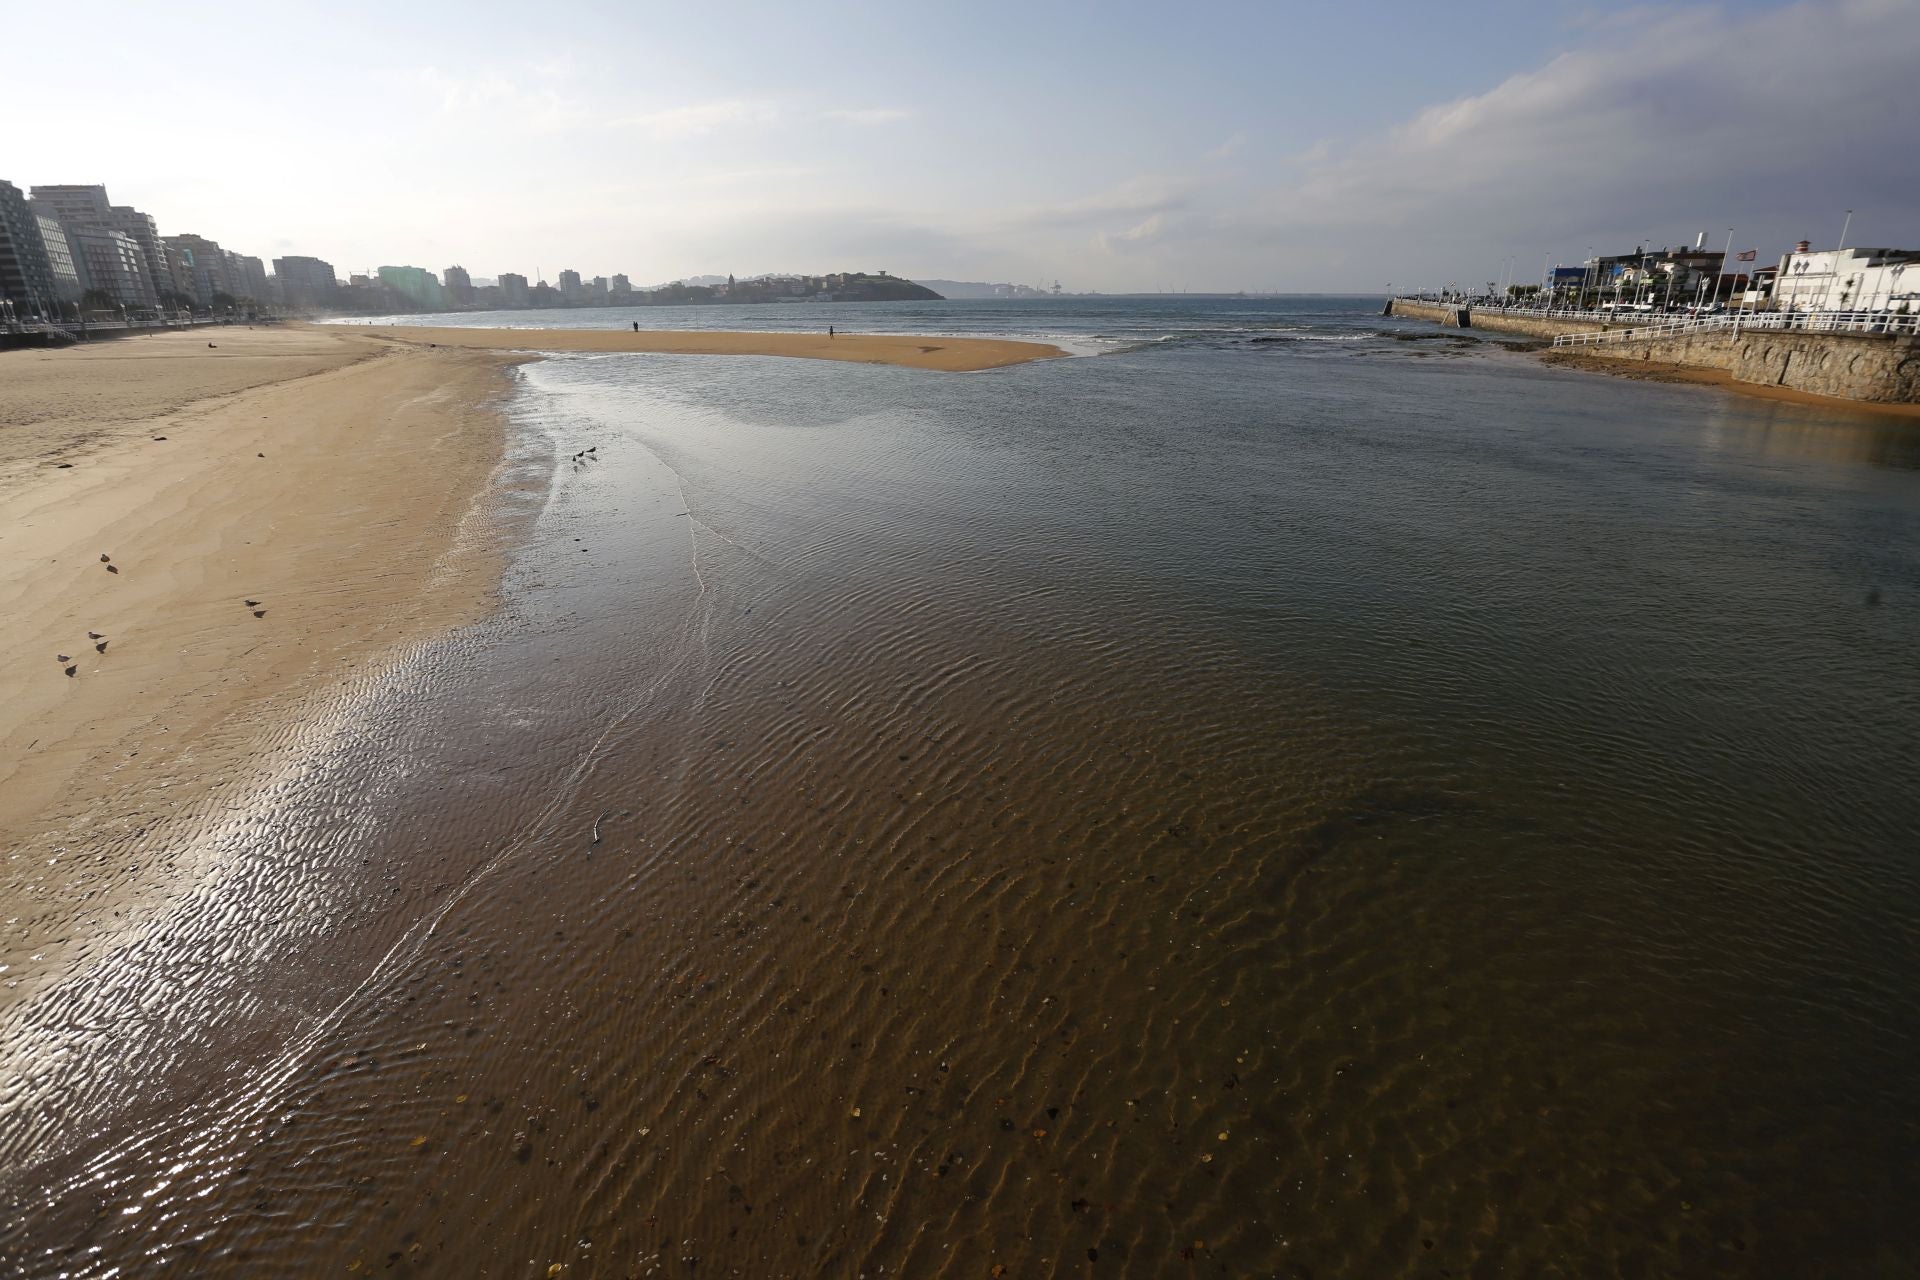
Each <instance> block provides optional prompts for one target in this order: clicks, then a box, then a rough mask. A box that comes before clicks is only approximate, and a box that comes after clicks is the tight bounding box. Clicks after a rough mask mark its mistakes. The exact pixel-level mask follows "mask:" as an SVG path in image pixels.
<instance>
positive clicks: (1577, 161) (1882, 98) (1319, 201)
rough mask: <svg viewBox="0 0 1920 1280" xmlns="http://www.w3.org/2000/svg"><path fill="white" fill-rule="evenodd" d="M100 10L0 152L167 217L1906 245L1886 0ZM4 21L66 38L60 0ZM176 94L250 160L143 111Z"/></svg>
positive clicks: (510, 238) (369, 250)
mask: <svg viewBox="0 0 1920 1280" xmlns="http://www.w3.org/2000/svg"><path fill="white" fill-rule="evenodd" d="M101 12H103V13H104V14H106V15H108V16H109V17H110V18H111V21H110V22H109V23H108V24H107V26H106V29H107V30H109V31H110V32H111V33H113V34H111V35H110V36H109V37H108V38H106V39H105V40H103V41H102V42H101V44H100V48H99V50H98V61H99V65H98V67H97V68H96V70H97V72H98V74H97V75H95V76H94V77H93V80H94V87H92V88H90V90H89V92H88V94H86V95H83V100H82V101H79V102H76V103H74V104H73V105H72V107H71V109H70V110H67V111H66V112H65V113H64V117H63V119H62V121H61V122H60V126H59V127H58V128H45V129H32V130H27V131H24V136H22V137H20V138H18V139H15V140H13V141H15V146H13V147H12V148H10V150H11V152H12V154H11V155H10V157H9V159H10V161H11V166H10V167H11V169H12V171H13V173H14V175H15V180H16V181H20V180H22V179H23V178H28V177H30V178H32V179H33V180H36V181H37V180H40V179H41V178H42V177H43V176H44V177H45V178H47V179H49V180H56V181H61V182H76V181H77V182H87V181H92V182H107V183H109V184H111V185H113V186H114V187H116V188H118V187H125V188H127V189H128V190H137V191H138V192H139V193H140V196H139V198H140V200H141V201H142V204H141V207H142V208H144V209H147V210H149V211H151V212H152V213H153V215H154V216H155V218H156V219H157V220H158V221H159V222H160V223H161V224H162V225H163V226H165V227H173V226H199V227H204V228H207V229H209V230H210V231H214V232H215V233H216V234H219V235H220V236H221V238H222V241H223V243H233V244H241V245H245V246H247V247H248V248H249V250H250V251H251V252H253V253H256V254H258V255H259V256H261V257H262V258H276V257H283V256H312V257H318V258H322V259H326V260H328V261H331V262H335V263H340V264H354V265H353V266H352V267H351V269H353V270H361V269H363V267H362V266H361V265H360V264H365V265H368V266H377V265H379V264H387V263H393V262H396V261H398V262H421V261H433V262H439V263H456V262H458V263H469V264H471V263H476V262H477V263H484V264H490V265H488V266H487V267H485V268H484V273H485V274H489V275H493V274H497V273H498V272H499V271H502V270H511V271H513V272H516V273H524V274H528V275H529V276H532V275H534V273H535V263H536V262H538V263H539V264H540V269H541V270H543V271H546V272H549V273H550V272H552V271H553V270H554V269H555V268H554V267H553V266H551V265H549V264H551V263H561V262H574V263H581V262H591V263H598V264H603V265H601V266H599V267H596V268H595V270H596V271H598V270H607V269H609V268H610V267H612V266H613V265H618V266H619V268H620V269H621V270H623V271H625V272H627V273H628V274H629V275H630V276H631V277H632V278H633V279H635V280H642V279H646V280H656V281H665V280H673V279H678V278H684V277H687V276H691V275H696V274H702V273H707V272H713V271H720V270H729V269H731V270H734V271H737V272H738V273H739V274H741V275H743V276H744V275H756V274H762V273H765V272H770V271H784V270H793V269H795V268H798V269H801V270H806V271H830V270H838V269H844V268H848V267H853V266H861V267H865V268H867V269H872V268H876V267H880V266H885V267H887V268H889V269H890V270H892V271H894V272H895V273H896V274H898V275H902V276H908V277H921V276H928V277H940V278H954V279H973V280H1018V281H1034V282H1038V281H1043V280H1044V281H1051V280H1053V279H1062V280H1064V281H1066V282H1067V284H1068V287H1069V288H1073V289H1083V290H1102V291H1109V292H1117V291H1133V290H1138V291H1162V290H1180V289H1191V290H1195V291H1200V290H1240V289H1250V290H1267V289H1281V290H1288V291H1313V290H1375V289H1379V288H1381V287H1383V286H1384V284H1385V283H1386V282H1387V281H1389V280H1391V281H1396V282H1397V281H1403V280H1404V281H1415V280H1419V281H1424V282H1430V283H1440V282H1443V281H1445V280H1449V279H1474V278H1480V277H1484V276H1485V275H1486V274H1487V273H1488V272H1489V271H1491V270H1492V269H1493V268H1494V266H1495V265H1496V264H1498V263H1499V262H1501V261H1504V260H1505V259H1506V258H1507V257H1509V256H1512V255H1513V254H1514V253H1515V252H1517V251H1518V248H1519V246H1523V245H1530V246H1531V248H1530V249H1529V252H1531V253H1534V254H1536V255H1538V257H1539V258H1540V259H1555V260H1558V261H1561V262H1577V261H1579V260H1581V258H1582V257H1583V256H1584V255H1585V253H1586V251H1587V249H1588V247H1589V246H1596V247H1597V246H1599V245H1603V244H1609V245H1622V244H1632V243H1642V242H1644V243H1662V242H1665V243H1680V242H1683V241H1687V240H1691V239H1692V238H1693V236H1694V235H1695V234H1696V233H1697V232H1698V231H1700V230H1707V231H1709V232H1711V233H1713V234H1714V235H1715V236H1718V235H1721V234H1723V229H1724V228H1725V227H1726V226H1727V225H1729V224H1733V225H1736V226H1738V227H1740V238H1741V239H1742V240H1743V241H1756V242H1759V243H1762V244H1774V245H1780V244H1790V243H1792V242H1793V241H1795V240H1798V239H1801V238H1809V239H1812V240H1813V241H1815V242H1816V243H1832V242H1834V241H1835V240H1836V239H1837V236H1838V232H1839V227H1840V224H1841V220H1842V217H1843V216H1844V214H1843V210H1844V209H1847V208H1851V209H1854V210H1855V211H1856V214H1855V223H1854V228H1853V239H1854V240H1855V241H1856V242H1865V243H1880V244H1903V243H1913V242H1915V241H1916V240H1920V226H1916V217H1920V213H1917V212H1916V211H1920V175H1916V174H1915V173H1914V172H1913V171H1912V168H1911V166H1910V165H1904V164H1901V163H1898V162H1897V161H1896V160H1894V159H1892V157H1896V156H1898V155H1899V154H1900V151H1901V148H1902V146H1903V145H1904V144H1903V142H1902V139H1903V137H1904V128H1905V126H1904V123H1903V122H1904V121H1905V119H1906V118H1907V115H1908V113H1907V112H1905V110H1904V107H1903V105H1902V104H1904V102H1905V100H1906V96H1907V94H1908V89H1907V87H1906V80H1907V76H1908V72H1909V69H1910V68H1911V66H1912V65H1914V62H1915V61H1916V59H1917V58H1920V22H1917V21H1915V18H1916V17H1920V5H1916V4H1915V3H1914V0H1801V2H1799V3H1739V4H1731V5H1725V6H1718V7H1707V6H1683V7H1678V8H1667V9H1660V10H1650V9H1645V8H1632V7H1625V6H1605V5H1602V6H1598V7H1583V6H1577V5H1573V4H1552V5H1522V4H1518V3H1506V2H1505V0H1500V2H1495V3H1486V4H1482V5H1480V6H1477V8H1476V9H1475V11H1473V12H1471V13H1463V12H1462V11H1460V10H1457V9H1448V10H1446V11H1445V12H1438V11H1433V10H1431V9H1429V8H1423V7H1419V6H1396V13H1395V15H1394V18H1393V21H1394V23H1395V25H1396V27H1397V28H1398V34H1399V38H1396V39H1395V40H1394V41H1392V42H1388V43H1385V44H1383V42H1380V41H1379V40H1377V38H1375V37H1374V35H1373V33H1374V31H1375V30H1377V23H1378V22H1379V21H1380V18H1379V15H1378V14H1377V13H1375V12H1371V11H1370V12H1368V13H1366V14H1335V13H1330V12H1317V11H1313V10H1280V9H1278V8H1277V7H1273V8H1269V7H1254V6H1233V5H1222V6H1212V7H1209V8H1206V9H1203V10H1200V11H1198V12H1197V13H1192V14H1182V15H1173V14H1169V13H1166V12H1164V11H1161V10H1157V9H1153V8H1150V7H1146V6H1136V5H1100V6H1088V7H1086V8H1085V9H1075V10H1065V9H1060V10H1042V11H1035V10H1032V9H1022V10H1018V11H1015V10H1013V9H1011V8H1007V9H1005V10H1004V11H1001V10H998V9H995V8H994V7H992V6H988V7H986V8H984V9H980V10H974V11H970V13H969V16H968V18H967V19H966V20H965V21H960V22H947V23H941V22H937V21H935V20H933V19H930V18H927V17H923V16H918V15H911V14H907V15H900V14H891V15H884V16H883V15H879V14H876V13H874V12H872V11H869V10H864V9H860V8H854V7H846V6H833V5H828V6H826V7H825V8H824V9H821V10H810V11H809V12H808V14H807V15H806V16H805V17H804V18H802V17H799V16H796V15H794V14H793V13H791V12H789V11H786V10H784V9H782V8H780V7H776V6H764V7H755V8H753V9H751V10H750V11H749V12H748V13H747V14H746V15H738V14H736V15H731V16H729V17H726V18H724V19H721V18H712V17H703V16H700V15H696V14H692V13H688V12H683V11H679V10H674V9H667V8H659V7H647V6H641V7H639V8H637V9H629V8H624V7H622V8H616V7H612V6H601V5H596V4H573V5H568V6H564V7H562V8H560V9H559V10H556V11H555V12H554V14H553V15H552V17H551V19H550V20H549V21H548V22H547V24H546V25H545V26H544V27H543V28H542V29H541V30H540V32H539V33H538V35H537V38H532V39H530V38H528V33H526V32H525V31H522V30H519V29H518V28H516V27H515V26H514V24H513V22H512V20H510V19H509V18H507V17H505V16H495V15H489V14H484V13H482V14H468V13H467V12H466V11H465V10H461V11H459V13H458V14H456V13H455V11H454V10H452V9H450V8H448V7H445V6H439V5H431V4H429V5H423V6H420V7H418V8H410V9H409V10H408V11H407V12H405V13H390V12H384V11H382V12H376V11H373V10H348V11H346V12H345V13H344V14H340V15H338V16H335V15H334V14H333V12H332V11H328V13H327V14H325V15H322V14H321V12H320V11H318V10H306V9H300V8H294V9H291V10H287V11H284V12H276V13H274V14H260V13H256V12H254V11H252V10H248V9H241V8H233V9H231V10H227V11H225V15H226V16H225V17H224V18H221V17H218V16H217V15H216V16H214V17H213V18H211V19H210V20H209V21H207V22H204V23H198V24H194V26H193V27H192V30H191V32H190V33H189V32H187V31H184V30H182V29H180V27H179V24H174V23H170V22H168V21H166V20H165V17H164V15H156V14H153V13H150V12H148V11H147V10H145V9H143V8H141V7H139V6H131V5H119V4H106V5H104V6H103V8H102V10H101ZM1016 15H1017V16H1016ZM8 24H9V27H10V29H11V30H13V31H14V32H16V33H17V34H19V35H20V36H22V37H23V38H24V39H26V40H28V41H35V40H37V41H41V42H45V41H56V42H57V41H58V40H59V39H62V38H64V37H63V36H62V35H61V34H60V30H59V23H58V19H57V17H56V15H53V14H47V13H41V12H37V11H36V12H26V13H22V14H19V15H15V16H13V17H10V18H9V19H8ZM189 44H191V52H192V54H193V56H194V58H195V59H196V60H198V59H200V58H204V57H206V56H209V55H212V56H214V57H216V58H217V60H218V61H219V63H220V65H222V67H223V68H224V69H225V70H224V71H223V75H222V76H220V77H215V78H210V79H208V80H207V81H206V82H205V83H201V82H198V81H196V82H194V83H191V84H181V85H173V84H170V85H168V87H167V89H166V91H165V94H164V98H165V101H166V104H167V110H165V111H159V112H156V111H153V110H151V109H150V107H148V109H144V110H143V109H142V104H147V103H150V101H151V99H152V92H151V91H150V90H149V89H148V88H147V87H146V86H145V85H143V84H142V83H141V80H140V77H139V76H138V75H136V74H134V72H135V70H136V64H137V65H138V66H142V67H150V66H152V65H153V64H154V62H155V60H156V59H157V60H158V61H159V62H160V63H161V64H163V65H164V64H165V63H167V62H168V61H169V59H170V58H172V57H173V55H175V54H178V55H180V56H181V57H185V56H187V54H188V53H189V52H190V50H189ZM57 65H58V64H57V62H55V61H52V60H26V61H25V62H24V63H23V64H22V66H21V68H20V69H21V73H22V75H23V77H24V79H23V82H22V84H21V85H20V86H19V87H20V89H21V91H22V92H23V94H24V96H25V98H26V99H27V100H54V99H57V98H60V97H61V96H62V95H63V93H64V89H63V86H62V85H60V84H58V83H56V80H55V75H56V73H55V68H56V67H57ZM848 68H857V69H858V74H846V73H845V72H846V70H847V69H848ZM122 71H124V72H126V73H127V74H125V75H122V74H120V73H121V72H122ZM349 73H351V74H350V75H349ZM349 81H351V82H352V83H354V84H355V86H356V88H355V90H354V92H352V93H347V92H343V91H341V89H340V86H341V85H342V84H345V83H348V82H349ZM243 103H244V104H246V106H245V110H241V104H243ZM182 120H200V121H206V122H212V126H213V127H217V129H218V130H219V132H220V134H221V135H222V137H223V138H224V139H225V144H224V145H226V146H227V147H228V148H230V149H231V152H232V153H233V154H235V155H237V156H238V155H244V156H245V157H246V158H247V172H246V176H245V177H244V178H242V177H241V176H240V175H239V173H238V172H237V171H236V170H235V169H233V168H231V167H228V166H211V167H191V166H184V165H181V164H179V163H178V162H177V158H176V157H177V151H176V150H175V149H173V148H171V147H167V146H162V145H157V143H158V141H159V139H160V138H161V134H160V132H159V131H160V129H161V128H162V127H165V128H167V129H169V130H171V129H173V128H174V127H175V125H176V123H177V122H179V121H182ZM149 122H151V123H149ZM1828 223H1831V224H1832V225H1831V226H1828V225H1827V224H1828ZM342 269H343V270H346V269H348V268H347V267H346V266H344V265H343V268H342ZM475 269H476V270H482V268H475Z"/></svg>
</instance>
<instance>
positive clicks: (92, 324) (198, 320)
mask: <svg viewBox="0 0 1920 1280" xmlns="http://www.w3.org/2000/svg"><path fill="white" fill-rule="evenodd" d="M228 319H229V317H225V316H220V317H214V316H195V317H194V318H193V319H191V320H174V319H164V320H0V334H12V335H17V336H21V337H34V336H39V337H51V338H59V339H63V340H65V341H68V342H84V341H86V339H87V338H88V337H89V336H91V335H93V334H96V333H127V332H132V331H138V330H145V329H193V328H198V327H199V326H201V325H209V324H223V323H226V321H227V320H228ZM252 323H254V324H259V323H261V321H260V320H254V321H252Z"/></svg>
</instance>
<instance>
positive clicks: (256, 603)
mask: <svg viewBox="0 0 1920 1280" xmlns="http://www.w3.org/2000/svg"><path fill="white" fill-rule="evenodd" d="M241 603H242V604H244V605H246V606H247V608H249V609H258V608H259V607H260V602H259V601H258V600H243V601H241Z"/></svg>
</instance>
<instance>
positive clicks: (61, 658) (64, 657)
mask: <svg viewBox="0 0 1920 1280" xmlns="http://www.w3.org/2000/svg"><path fill="white" fill-rule="evenodd" d="M53 660H54V661H55V662H72V661H73V659H72V658H69V657H68V656H67V655H66V654H64V653H56V654H54V655H53Z"/></svg>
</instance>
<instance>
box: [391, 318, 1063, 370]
mask: <svg viewBox="0 0 1920 1280" xmlns="http://www.w3.org/2000/svg"><path fill="white" fill-rule="evenodd" d="M354 331H355V332H366V333H370V334H375V335H378V336H380V337H383V338H391V339H394V340H395V341H399V342H409V343H414V344H416V345H429V346H438V347H465V348H480V349H485V350H496V351H498V350H506V351H639V352H647V353H650V354H654V355H682V356H799V357H803V358H806V359H812V360H846V361H849V362H852V363H855V364H893V365H904V366H906V367H908V368H913V369H935V370H939V371H941V372H945V373H974V372H978V371H979V370H982V369H1000V368H1004V367H1006V366H1007V365H1014V364H1025V363H1027V362H1028V361H1031V360H1051V359H1055V358H1057V357H1060V356H1064V355H1065V354H1066V352H1064V351H1062V350H1061V349H1060V348H1058V347H1055V346H1050V345H1048V344H1046V343H1043V342H1015V341H1012V340H1009V339H1002V338H946V337H933V336H927V335H921V334H896V333H841V334H838V335H836V336H834V337H828V336H827V335H826V334H824V333H734V332H699V331H695V330H677V329H642V330H640V331H639V332H638V333H636V332H634V331H633V330H631V329H613V330H607V329H416V328H411V327H392V328H381V327H378V326H369V327H367V328H366V329H364V330H360V329H356V330H354Z"/></svg>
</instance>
